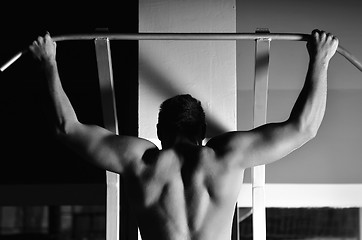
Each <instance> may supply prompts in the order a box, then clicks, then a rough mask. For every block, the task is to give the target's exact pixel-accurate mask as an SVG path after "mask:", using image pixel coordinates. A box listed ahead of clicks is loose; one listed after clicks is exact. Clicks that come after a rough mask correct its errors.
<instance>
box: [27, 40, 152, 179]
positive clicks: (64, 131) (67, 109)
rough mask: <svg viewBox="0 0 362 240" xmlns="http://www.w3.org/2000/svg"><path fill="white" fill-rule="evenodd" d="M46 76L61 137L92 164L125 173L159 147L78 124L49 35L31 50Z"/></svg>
mask: <svg viewBox="0 0 362 240" xmlns="http://www.w3.org/2000/svg"><path fill="white" fill-rule="evenodd" d="M29 49H30V51H31V53H32V54H33V56H34V57H35V59H37V60H38V61H39V63H40V66H41V68H42V69H43V72H44V74H45V79H46V82H47V86H48V91H49V95H50V99H51V101H52V104H51V105H52V107H53V110H54V111H53V112H54V113H55V114H54V120H55V121H54V122H55V129H56V134H57V136H58V137H59V138H60V139H61V140H63V141H64V142H65V143H66V144H67V145H69V146H70V147H71V148H73V149H74V150H75V151H77V152H78V153H80V154H81V155H83V156H84V158H85V159H86V160H88V161H90V162H91V163H93V164H95V165H97V166H98V167H101V168H103V169H106V170H109V171H113V172H117V173H121V172H122V171H123V170H124V168H125V167H126V165H127V164H128V163H129V162H131V161H133V160H140V159H141V158H142V155H143V154H144V152H145V151H146V150H147V149H150V148H155V146H154V145H153V144H152V143H150V142H149V141H146V140H144V139H140V138H136V137H128V136H118V135H115V134H114V133H112V132H110V131H108V130H106V129H104V128H101V127H99V126H95V125H86V124H82V123H80V122H79V121H78V119H77V116H76V113H75V111H74V109H73V107H72V104H71V102H70V101H69V99H68V97H67V95H66V94H65V92H64V90H63V88H62V84H61V81H60V78H59V73H58V67H57V62H56V43H55V42H53V41H52V39H51V37H50V35H49V33H48V34H46V35H45V36H44V37H38V39H37V40H36V41H34V42H33V44H32V45H31V46H30V47H29Z"/></svg>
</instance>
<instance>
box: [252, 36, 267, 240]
mask: <svg viewBox="0 0 362 240" xmlns="http://www.w3.org/2000/svg"><path fill="white" fill-rule="evenodd" d="M257 31H259V32H261V31H262V32H266V31H268V30H267V29H263V30H262V29H258V30H257ZM269 53H270V39H258V40H257V41H256V44H255V76H254V127H258V126H260V125H263V124H265V123H266V114H267V101H268V76H269ZM251 173H252V185H253V192H252V195H253V197H252V202H253V239H254V240H265V239H266V216H265V166H264V165H261V166H256V167H253V168H252V171H251Z"/></svg>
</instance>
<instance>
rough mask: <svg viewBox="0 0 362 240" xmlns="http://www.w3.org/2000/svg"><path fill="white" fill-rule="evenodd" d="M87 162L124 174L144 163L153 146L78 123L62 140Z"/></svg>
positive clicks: (142, 140)
mask: <svg viewBox="0 0 362 240" xmlns="http://www.w3.org/2000/svg"><path fill="white" fill-rule="evenodd" d="M63 138H64V139H65V140H66V143H68V145H70V147H71V148H73V149H74V150H75V151H76V152H78V153H79V154H80V155H82V156H83V158H84V159H86V160H87V161H88V162H90V163H92V164H94V165H96V166H97V167H100V168H102V169H105V170H108V171H112V172H116V173H122V172H123V170H124V168H125V167H126V165H127V164H128V163H129V162H130V161H132V160H135V159H141V157H142V155H143V154H144V152H145V151H146V150H147V149H148V148H152V147H154V145H153V144H152V143H151V142H149V141H147V140H144V139H141V138H137V137H131V136H121V135H116V134H115V133H113V132H110V131H108V130H107V129H104V128H102V127H99V126H96V125H86V124H80V123H78V124H77V125H76V126H75V127H73V128H72V131H70V132H69V133H68V134H66V135H65V136H64V137H63Z"/></svg>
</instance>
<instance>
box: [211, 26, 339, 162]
mask: <svg viewBox="0 0 362 240" xmlns="http://www.w3.org/2000/svg"><path fill="white" fill-rule="evenodd" d="M337 47H338V39H336V38H335V37H334V36H333V35H331V34H327V33H325V32H323V31H319V30H314V31H313V32H312V37H311V39H310V40H309V42H308V43H307V49H308V52H309V56H310V61H309V67H308V72H307V75H306V79H305V83H304V86H303V88H302V90H301V92H300V94H299V96H298V99H297V101H296V103H295V105H294V107H293V109H292V112H291V114H290V117H289V118H288V119H287V120H286V121H284V122H280V123H269V124H265V125H263V126H260V127H258V128H255V129H253V130H251V131H245V132H243V131H236V132H229V133H226V134H224V135H221V136H218V137H216V138H215V139H212V140H210V142H209V143H208V144H207V145H208V146H210V147H212V148H214V149H215V151H216V152H219V154H228V156H230V158H228V159H232V161H234V162H235V163H237V164H239V165H240V166H241V167H243V168H248V167H253V166H256V165H261V164H268V163H271V162H274V161H276V160H279V159H281V158H283V157H284V156H286V155H287V154H289V153H290V152H292V151H294V150H295V149H297V148H299V147H301V146H302V145H303V144H305V143H306V142H308V141H309V140H311V139H312V138H314V137H315V135H316V134H317V131H318V128H319V126H320V125H321V122H322V119H323V116H324V112H325V108H326V97H327V70H328V65H329V61H330V59H331V58H332V57H333V55H334V54H335V52H336V50H337Z"/></svg>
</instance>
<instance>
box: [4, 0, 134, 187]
mask: <svg viewBox="0 0 362 240" xmlns="http://www.w3.org/2000/svg"><path fill="white" fill-rule="evenodd" d="M2 10H3V11H2V12H3V14H2V15H1V29H0V31H1V38H0V39H1V40H0V41H1V42H0V63H1V64H3V63H5V62H6V61H7V60H8V59H9V58H11V57H12V56H13V55H14V54H16V53H17V52H19V51H20V50H22V49H25V48H27V47H28V46H29V44H31V43H32V41H34V40H35V39H36V38H37V36H39V35H44V33H45V32H46V31H49V32H50V34H51V35H52V36H56V35H62V34H70V33H92V32H96V31H98V30H97V29H100V28H101V29H102V28H107V29H108V31H109V32H114V33H118V32H119V33H122V32H123V33H132V32H133V33H137V32H138V1H123V2H122V3H121V4H120V3H119V2H118V3H109V2H108V3H101V2H97V3H87V4H83V3H79V4H74V3H68V2H33V3H31V4H24V3H19V4H18V5H17V3H13V4H12V5H11V6H10V5H9V6H6V7H5V8H3V9H2ZM4 10H5V11H4ZM111 50H112V60H113V68H114V69H113V74H114V81H115V91H116V104H117V108H118V120H119V127H120V128H119V129H120V133H122V134H130V135H137V128H138V127H137V124H138V121H137V116H138V113H137V109H138V102H137V101H138V95H137V94H138V43H137V41H122V42H121V41H117V42H113V41H111ZM57 60H58V67H59V73H60V77H61V80H62V84H63V87H64V90H65V91H66V93H67V95H68V97H69V98H70V100H71V102H72V104H73V107H74V109H75V111H76V113H77V116H78V118H79V120H80V121H82V122H84V123H90V124H98V125H102V124H103V122H102V110H101V104H100V93H99V86H98V72H97V65H96V64H97V63H96V56H95V50H94V42H93V41H67V42H59V43H58V44H57ZM0 82H1V87H0V98H1V99H0V104H1V105H0V111H1V117H0V120H1V122H0V123H1V124H0V127H1V130H0V134H1V135H0V138H1V148H0V149H1V155H0V156H1V157H0V158H1V160H0V184H24V183H26V184H44V183H46V184H53V183H54V184H56V183H104V182H105V171H104V170H101V169H98V168H96V167H94V166H92V165H89V164H88V163H86V162H84V161H83V160H82V159H81V158H80V157H79V156H78V155H76V154H75V153H74V152H72V151H70V150H69V149H68V148H66V147H65V146H63V145H62V144H60V143H59V142H57V140H56V139H55V138H54V135H53V131H52V119H51V114H50V111H49V109H48V102H49V101H48V96H47V93H46V89H45V85H44V79H43V78H42V74H41V72H40V71H39V70H38V68H37V64H36V63H35V61H34V60H33V59H32V57H31V56H30V54H26V55H24V56H23V57H21V58H20V59H19V60H18V61H17V62H16V63H14V64H13V65H11V66H10V67H9V68H8V69H7V70H6V71H4V72H3V73H0Z"/></svg>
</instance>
